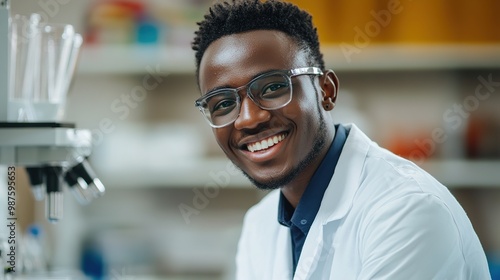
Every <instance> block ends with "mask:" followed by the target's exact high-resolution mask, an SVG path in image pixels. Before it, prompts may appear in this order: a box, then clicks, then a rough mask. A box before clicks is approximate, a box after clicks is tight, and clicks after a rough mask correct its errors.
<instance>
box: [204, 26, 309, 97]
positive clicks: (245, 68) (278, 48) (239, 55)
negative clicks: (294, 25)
mask: <svg viewBox="0 0 500 280" xmlns="http://www.w3.org/2000/svg"><path fill="white" fill-rule="evenodd" d="M302 66H307V65H306V55H305V53H304V52H303V51H299V48H298V45H297V43H296V41H295V40H293V39H292V38H291V37H290V36H288V35H286V34H285V33H283V32H280V31H275V30H256V31H249V32H244V33H238V34H233V35H228V36H224V37H222V38H219V39H218V40H216V41H214V42H213V43H212V44H211V45H210V46H209V47H208V48H207V50H206V51H205V53H204V54H203V57H202V59H201V63H200V72H199V81H200V88H201V91H202V94H205V93H206V92H207V91H210V90H211V89H213V88H215V87H225V86H227V87H239V86H241V85H243V84H245V83H247V82H248V81H249V80H251V79H252V78H253V77H255V76H256V75H258V74H260V73H263V72H267V71H270V70H277V69H280V70H288V69H291V68H294V67H302Z"/></svg>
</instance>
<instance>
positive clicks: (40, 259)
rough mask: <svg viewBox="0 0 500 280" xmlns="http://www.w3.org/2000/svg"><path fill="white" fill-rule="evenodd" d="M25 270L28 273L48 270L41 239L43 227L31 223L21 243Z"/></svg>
mask: <svg viewBox="0 0 500 280" xmlns="http://www.w3.org/2000/svg"><path fill="white" fill-rule="evenodd" d="M20 250H21V254H20V255H21V256H22V263H23V271H24V272H25V273H27V274H29V273H38V272H43V271H46V269H47V262H46V260H45V255H44V254H43V246H42V241H41V227H40V226H38V225H31V226H29V227H28V229H27V231H26V233H25V235H24V236H23V239H22V243H21V244H20Z"/></svg>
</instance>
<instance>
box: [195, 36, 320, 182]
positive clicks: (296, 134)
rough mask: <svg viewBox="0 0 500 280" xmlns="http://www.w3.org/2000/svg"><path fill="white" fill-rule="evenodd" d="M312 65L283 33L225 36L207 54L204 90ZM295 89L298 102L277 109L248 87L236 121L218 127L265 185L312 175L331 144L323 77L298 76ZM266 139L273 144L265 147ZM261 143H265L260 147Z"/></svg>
mask: <svg viewBox="0 0 500 280" xmlns="http://www.w3.org/2000/svg"><path fill="white" fill-rule="evenodd" d="M308 66H312V65H308V63H307V59H306V54H305V53H304V52H303V51H300V50H299V49H298V46H297V44H296V42H295V41H294V40H293V39H291V38H290V37H289V36H287V35H286V34H284V33H282V32H280V31H271V30H257V31H250V32H245V33H239V34H234V35H229V36H225V37H222V38H220V39H218V40H216V41H214V42H213V43H212V44H211V45H210V46H209V47H208V49H207V50H206V52H205V53H204V55H203V58H202V60H201V64H200V72H199V73H200V74H199V82H200V88H201V93H202V95H204V94H206V93H208V92H209V91H211V90H213V89H215V88H219V87H230V88H237V87H240V86H242V85H245V84H247V83H248V82H249V81H250V80H251V79H252V78H254V77H256V76H258V75H259V74H262V73H265V72H269V71H271V70H289V69H292V68H299V67H308ZM313 83H314V84H313ZM292 88H293V98H292V101H291V102H290V103H289V104H288V105H287V106H285V107H283V108H281V109H277V110H263V109H261V108H259V107H258V106H257V105H256V104H255V103H254V102H253V101H252V100H251V99H250V98H248V97H247V95H246V92H245V90H242V91H240V92H239V94H240V96H241V109H240V114H239V116H238V118H237V119H236V121H235V122H234V123H232V124H229V125H227V126H225V127H222V128H214V129H213V132H214V135H215V138H216V140H217V143H218V144H219V146H220V147H221V148H222V150H223V151H224V152H225V154H226V155H227V157H228V158H229V159H230V160H231V161H232V162H233V163H234V164H235V165H236V166H238V167H239V168H240V169H241V170H242V171H243V172H244V173H245V175H247V177H249V178H250V179H251V180H252V181H253V183H254V184H256V185H257V186H258V187H260V188H266V189H274V188H278V187H282V186H284V185H286V184H288V183H289V182H290V181H291V180H293V179H295V178H297V176H298V175H301V174H303V172H304V171H305V172H307V173H310V174H311V175H312V173H313V172H314V170H315V169H316V167H317V166H318V164H319V162H320V161H321V158H319V157H318V154H320V153H321V151H322V150H324V147H325V142H326V141H325V140H326V136H325V131H326V129H325V123H324V118H323V115H322V114H323V113H322V111H321V110H320V100H321V96H320V93H318V90H316V89H319V83H318V78H316V77H315V78H314V82H312V81H311V76H309V75H302V76H297V77H293V78H292ZM263 141H265V142H266V143H268V145H267V146H269V147H267V148H264V149H263V147H265V146H266V145H264V143H263ZM276 142H278V143H276ZM257 143H259V144H260V146H261V147H259V148H260V150H257V151H256V150H255V149H259V148H257V146H258V145H257ZM270 143H272V146H270V145H269V144H270ZM298 178H300V176H299V177H298Z"/></svg>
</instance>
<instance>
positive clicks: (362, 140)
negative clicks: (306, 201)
mask: <svg viewBox="0 0 500 280" xmlns="http://www.w3.org/2000/svg"><path fill="white" fill-rule="evenodd" d="M346 129H347V130H348V131H349V135H348V137H347V139H346V142H345V144H344V147H343V149H342V153H341V154H340V158H339V161H338V163H337V166H336V168H335V173H334V175H333V177H332V179H331V180H330V183H329V185H328V188H327V189H326V191H325V194H324V196H323V200H322V201H321V206H320V209H319V211H318V214H317V215H316V218H315V219H314V222H313V224H312V225H311V229H310V230H309V233H308V234H307V238H306V241H305V243H304V247H303V248H302V253H301V255H300V259H299V263H298V265H297V270H296V272H295V277H294V278H293V279H296V280H299V279H321V278H314V277H312V276H313V273H314V272H315V271H317V272H319V274H320V275H323V274H324V273H321V272H323V270H325V269H326V270H328V269H329V268H328V267H318V266H324V265H325V264H324V262H325V260H327V259H329V256H330V255H331V254H334V253H335V248H334V246H333V237H334V235H335V232H336V231H337V229H338V227H339V225H340V224H341V223H340V222H339V220H340V219H342V218H343V217H344V216H345V215H346V214H347V213H348V212H349V210H350V209H351V206H352V201H353V199H354V195H355V194H356V191H357V190H358V187H359V184H360V177H361V172H362V169H363V166H364V162H365V159H366V155H367V153H368V149H369V147H370V144H371V140H370V139H368V137H367V136H366V135H364V134H363V133H362V132H361V131H360V130H359V129H358V128H357V127H356V126H355V125H354V124H350V125H346Z"/></svg>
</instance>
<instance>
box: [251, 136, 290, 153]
mask: <svg viewBox="0 0 500 280" xmlns="http://www.w3.org/2000/svg"><path fill="white" fill-rule="evenodd" d="M283 139H285V134H280V135H275V136H272V137H269V138H268V139H264V140H262V141H260V142H255V143H253V144H248V145H247V148H248V150H249V151H250V152H252V153H253V152H256V151H260V150H264V149H267V148H269V147H272V146H274V145H275V144H278V143H279V142H281V141H283Z"/></svg>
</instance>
